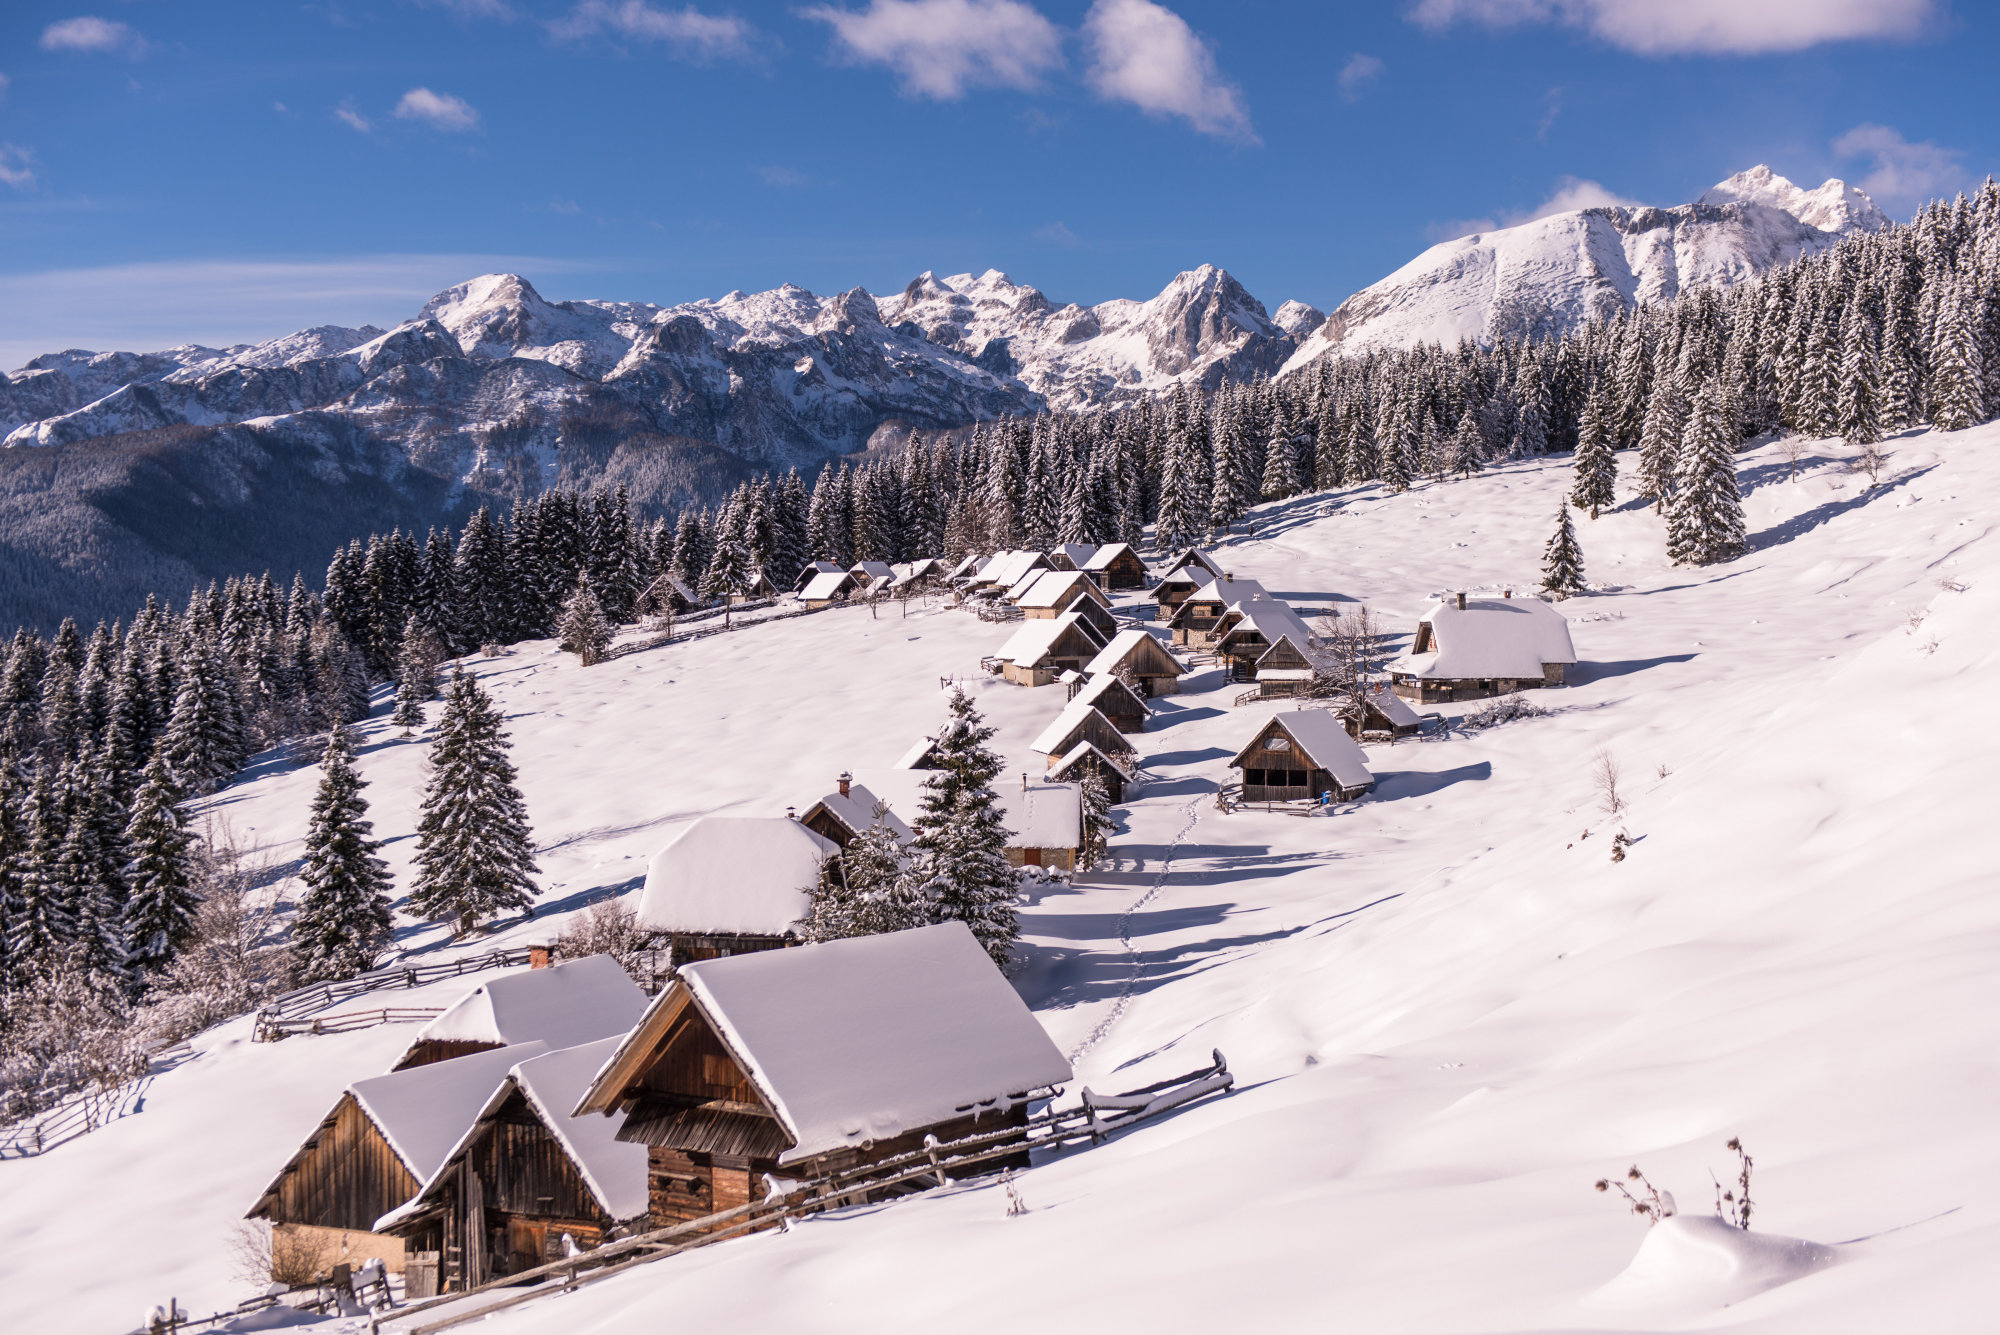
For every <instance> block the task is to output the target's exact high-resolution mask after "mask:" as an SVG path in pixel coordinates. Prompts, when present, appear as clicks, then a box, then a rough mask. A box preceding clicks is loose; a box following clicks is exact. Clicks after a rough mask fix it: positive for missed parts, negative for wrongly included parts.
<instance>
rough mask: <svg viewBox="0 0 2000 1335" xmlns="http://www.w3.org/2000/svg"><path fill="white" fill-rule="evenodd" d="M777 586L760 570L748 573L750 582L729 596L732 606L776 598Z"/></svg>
mask: <svg viewBox="0 0 2000 1335" xmlns="http://www.w3.org/2000/svg"><path fill="white" fill-rule="evenodd" d="M778 592H779V590H778V586H777V584H776V583H775V582H773V580H772V579H771V577H770V575H768V574H766V573H765V572H764V571H763V570H762V569H761V568H760V569H757V570H753V571H751V572H750V582H749V583H747V584H745V585H744V586H743V587H742V588H741V589H738V590H737V591H736V592H735V593H732V594H730V595H729V601H730V602H731V603H732V604H742V603H754V602H762V601H763V600H764V599H766V598H775V597H777V596H778Z"/></svg>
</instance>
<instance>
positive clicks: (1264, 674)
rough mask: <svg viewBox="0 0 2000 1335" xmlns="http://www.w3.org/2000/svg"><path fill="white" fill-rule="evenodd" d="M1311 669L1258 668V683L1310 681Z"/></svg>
mask: <svg viewBox="0 0 2000 1335" xmlns="http://www.w3.org/2000/svg"><path fill="white" fill-rule="evenodd" d="M1312 679H1313V670H1312V669H1311V668H1258V669H1257V680H1258V681H1311V680H1312Z"/></svg>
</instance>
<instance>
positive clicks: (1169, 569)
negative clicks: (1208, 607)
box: [1160, 547, 1223, 587]
mask: <svg viewBox="0 0 2000 1335" xmlns="http://www.w3.org/2000/svg"><path fill="white" fill-rule="evenodd" d="M1183 570H1188V571H1193V572H1196V573H1195V578H1196V580H1197V581H1198V585H1197V587H1198V586H1199V584H1205V583H1207V582H1208V581H1209V580H1212V579H1221V578H1222V574H1223V571H1222V563H1221V562H1219V561H1217V560H1216V559H1215V558H1214V557H1212V556H1210V555H1209V554H1208V553H1207V552H1205V551H1203V550H1202V549H1201V548H1199V547H1183V548H1182V549H1181V551H1180V553H1179V554H1178V555H1176V556H1175V557H1174V558H1173V560H1171V561H1169V562H1167V564H1166V565H1165V566H1164V567H1162V568H1161V571H1160V574H1161V575H1162V577H1164V576H1167V575H1174V574H1178V573H1180V572H1181V571H1183Z"/></svg>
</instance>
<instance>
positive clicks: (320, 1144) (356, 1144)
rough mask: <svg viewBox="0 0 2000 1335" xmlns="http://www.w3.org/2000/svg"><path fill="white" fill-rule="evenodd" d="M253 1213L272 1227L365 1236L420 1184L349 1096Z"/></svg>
mask: <svg viewBox="0 0 2000 1335" xmlns="http://www.w3.org/2000/svg"><path fill="white" fill-rule="evenodd" d="M330 1121H331V1124H330V1125H328V1126H326V1127H324V1128H323V1129H322V1130H321V1131H320V1133H319V1135H318V1136H317V1137H316V1138H315V1140H314V1141H313V1144H312V1146H311V1147H310V1148H309V1149H307V1150H305V1151H304V1152H303V1153H302V1154H301V1155H300V1156H299V1159H298V1161H297V1162H296V1163H294V1164H293V1165H292V1166H291V1167H290V1168H289V1169H287V1170H286V1171H285V1174H284V1176H283V1177H281V1178H279V1180H278V1182H277V1185H276V1188H275V1191H274V1193H273V1194H274V1197H275V1199H271V1200H268V1201H266V1202H260V1204H259V1209H258V1211H257V1213H258V1214H259V1215H260V1216H261V1217H262V1218H265V1219H269V1220H270V1221H271V1222H272V1223H274V1224H311V1225H315V1226H318V1227H321V1228H336V1229H358V1230H360V1231H362V1232H364V1233H365V1232H367V1231H368V1230H369V1229H370V1228H371V1227H372V1226H373V1225H374V1223H375V1221H376V1220H377V1219H380V1218H381V1217H382V1216H383V1215H385V1214H387V1213H389V1211H391V1210H393V1209H395V1208H396V1207H397V1206H399V1205H401V1204H402V1203H403V1202H404V1201H407V1200H408V1199H410V1197H412V1196H414V1195H416V1193H417V1187H418V1186H419V1185H420V1184H419V1183H418V1182H417V1179H416V1178H415V1177H414V1176H412V1175H411V1173H410V1170H409V1169H407V1168H405V1167H404V1166H403V1161H402V1160H401V1159H399V1158H397V1157H396V1152H395V1151H394V1150H392V1149H390V1148H389V1142H388V1141H386V1140H384V1139H383V1138H382V1133H381V1132H380V1131H377V1130H376V1129H375V1124H374V1123H373V1122H371V1121H369V1120H368V1116H367V1114H365V1113H363V1112H362V1111H361V1106H360V1105H359V1104H357V1103H356V1102H355V1101H354V1096H353V1095H351V1094H349V1095H345V1096H343V1097H342V1099H341V1101H340V1106H339V1107H338V1108H336V1109H335V1110H334V1114H333V1117H332V1118H331V1119H330Z"/></svg>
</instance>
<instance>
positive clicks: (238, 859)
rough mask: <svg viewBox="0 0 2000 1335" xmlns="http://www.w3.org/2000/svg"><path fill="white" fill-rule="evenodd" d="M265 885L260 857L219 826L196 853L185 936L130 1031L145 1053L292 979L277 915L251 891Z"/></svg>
mask: <svg viewBox="0 0 2000 1335" xmlns="http://www.w3.org/2000/svg"><path fill="white" fill-rule="evenodd" d="M271 878H272V866H271V863H270V860H269V859H268V858H253V857H251V856H250V855H248V854H247V853H246V852H244V851H243V850H242V849H240V848H239V847H238V846H237V844H236V841H235V837H234V835H233V833H232V832H231V831H230V830H229V828H228V827H227V826H226V825H212V826H210V827H209V829H208V831H207V835H206V838H205V839H204V840H203V842H201V843H200V844H198V845H197V846H196V853H195V865H194V877H193V879H194V887H195V892H196V893H197V894H198V895H200V896H201V906H200V907H199V908H197V909H196V910H195V915H194V924H193V931H192V935H191V936H190V938H189V940H188V943H187V945H186V946H185V947H184V948H183V949H182V950H181V952H180V954H178V955H176V956H175V957H174V960H173V962H172V963H171V964H169V965H168V966H167V967H166V968H165V969H164V970H163V971H161V973H160V974H159V975H158V976H157V977H156V978H155V979H154V982H153V986H152V990H151V991H150V992H149V993H148V994H147V1004H146V1005H145V1007H144V1008H143V1009H142V1010H141V1012H140V1014H139V1016H138V1019H137V1024H138V1028H139V1031H140V1033H141V1035H142V1036H143V1039H144V1041H145V1042H146V1043H147V1044H148V1045H149V1046H153V1047H159V1046H164V1045H166V1044H170V1043H177V1042H179V1041H180V1040H181V1039H183V1038H186V1037H188V1036H189V1035H191V1034H197V1033H200V1032H201V1031H202V1030H204V1029H206V1028H208V1027H209V1026H210V1025H213V1024H219V1023H220V1022H222V1021H223V1020H227V1019H230V1018H231V1017H233V1016H237V1015H241V1014H243V1013H244V1012H246V1011H249V1010H254V1009H255V1008H256V1007H257V1006H258V1005H260V1004H261V1003H262V1002H263V1001H264V1000H265V999H266V998H268V997H270V996H272V995H273V994H275V993H277V992H278V991H280V990H282V989H283V988H284V987H285V986H286V985H287V984H289V983H290V982H291V981H292V980H291V978H290V977H289V975H288V973H287V964H288V957H287V953H286V951H285V948H284V943H283V941H282V940H280V939H278V937H279V933H278V931H277V927H278V923H277V914H276V911H275V909H274V908H273V907H272V906H271V905H269V904H268V903H265V902H263V897H262V895H261V893H260V892H259V890H258V887H259V886H262V885H264V884H266V883H268V882H269V881H270V880H271Z"/></svg>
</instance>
